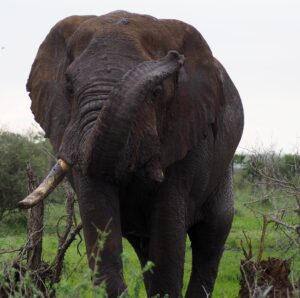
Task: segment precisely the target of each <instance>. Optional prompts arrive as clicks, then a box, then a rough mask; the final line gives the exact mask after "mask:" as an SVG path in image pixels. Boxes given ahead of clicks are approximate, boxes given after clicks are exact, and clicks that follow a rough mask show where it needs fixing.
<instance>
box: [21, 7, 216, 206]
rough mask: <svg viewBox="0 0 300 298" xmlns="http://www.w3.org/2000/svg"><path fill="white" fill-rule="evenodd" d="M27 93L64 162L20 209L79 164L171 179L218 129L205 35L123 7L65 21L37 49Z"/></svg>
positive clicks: (100, 171)
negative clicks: (171, 171)
mask: <svg viewBox="0 0 300 298" xmlns="http://www.w3.org/2000/svg"><path fill="white" fill-rule="evenodd" d="M140 24H143V26H141V25H140ZM27 90H28V91H29V92H30V97H31V100H32V105H31V109H32V111H33V114H34V116H35V119H36V121H37V122H38V123H39V124H40V125H41V127H42V128H43V129H44V131H45V133H46V137H48V138H49V139H50V141H51V143H52V145H53V147H54V150H55V152H56V153H57V157H58V158H59V161H58V162H57V164H56V165H55V166H54V168H53V169H52V172H51V173H50V174H49V176H48V177H47V178H46V179H45V181H44V183H43V184H42V185H41V186H40V187H39V188H38V189H37V190H36V191H35V192H34V193H33V194H31V195H30V196H29V197H28V198H26V199H25V200H23V201H22V202H21V203H20V206H21V207H31V206H33V205H34V204H36V203H37V202H38V201H39V200H40V199H42V198H44V197H45V196H46V195H47V194H48V193H49V192H50V191H51V190H52V189H53V188H54V187H55V186H56V185H57V184H58V183H59V182H60V181H61V179H62V178H63V176H64V175H65V174H66V172H67V171H68V170H69V169H70V168H71V167H77V168H78V169H79V170H80V171H82V172H83V173H85V175H93V176H97V175H102V176H103V175H104V176H106V177H107V178H108V179H114V180H117V181H120V180H122V179H124V177H128V175H130V174H134V173H137V172H139V173H142V174H143V175H145V177H146V178H147V179H150V180H154V181H157V182H161V181H163V179H164V171H165V169H166V168H167V167H168V166H169V165H171V164H172V163H174V162H175V161H177V160H180V159H182V158H184V157H185V155H186V154H187V152H188V151H189V150H191V148H192V147H193V146H196V145H197V143H198V142H199V139H201V138H203V135H205V131H206V129H207V127H208V126H210V125H213V127H217V125H216V123H217V121H218V111H219V107H220V106H221V105H222V102H220V98H222V97H221V96H219V92H220V82H219V79H218V73H217V68H216V67H215V63H214V58H213V56H212V54H211V51H210V49H209V47H208V45H207V44H206V42H205V40H204V39H203V38H202V36H201V35H200V34H199V33H198V31H196V30H195V29H194V28H193V27H191V26H189V25H187V24H184V23H182V22H180V21H175V20H157V19H155V18H153V17H150V16H141V15H135V14H128V13H125V12H120V11H118V12H114V13H110V14H107V15H105V16H100V17H97V16H73V17H69V18H67V19H64V20H63V21H61V22H59V23H58V24H57V25H56V26H55V27H54V28H53V29H52V30H51V31H50V33H49V34H48V36H47V37H46V39H45V40H44V42H43V43H42V45H41V46H40V48H39V51H38V53H37V56H36V59H35V61H34V63H33V66H32V69H31V73H30V76H29V79H28V83H27ZM214 133H217V129H214Z"/></svg>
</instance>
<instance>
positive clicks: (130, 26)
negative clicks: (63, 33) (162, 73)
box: [68, 11, 184, 60]
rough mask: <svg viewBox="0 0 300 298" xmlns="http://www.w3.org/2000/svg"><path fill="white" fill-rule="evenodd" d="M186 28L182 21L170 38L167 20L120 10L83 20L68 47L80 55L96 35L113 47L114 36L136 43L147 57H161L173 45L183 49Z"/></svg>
mask: <svg viewBox="0 0 300 298" xmlns="http://www.w3.org/2000/svg"><path fill="white" fill-rule="evenodd" d="M183 29H184V26H182V24H179V25H178V24H177V27H176V35H174V34H171V35H172V38H169V37H170V36H171V35H170V33H171V32H170V30H169V27H168V26H166V22H165V21H160V20H158V19H156V18H154V17H151V16H146V15H138V14H131V13H128V12H124V11H117V12H113V13H109V14H107V15H103V16H98V17H94V18H91V19H89V20H87V21H85V22H83V23H82V24H81V25H80V26H79V28H78V29H77V30H76V31H75V32H74V34H73V36H72V37H71V39H70V41H69V43H68V49H69V52H70V53H71V54H72V56H73V57H77V56H79V55H80V54H81V53H82V52H83V51H84V50H85V49H86V48H87V47H88V45H89V44H90V43H91V42H92V41H94V40H95V39H101V38H102V39H104V40H105V39H106V42H107V43H108V44H107V46H108V47H109V46H112V47H113V44H110V42H109V41H110V40H111V41H120V40H123V41H128V42H130V43H131V44H135V47H136V48H137V49H138V51H139V53H141V54H143V56H144V60H148V59H159V58H161V57H163V56H165V55H166V54H167V52H168V51H169V50H170V49H175V50H179V51H180V50H181V44H182V42H181V40H182V32H183V31H184V30H183ZM124 44H126V43H124ZM128 46H130V44H128ZM112 47H111V48H112Z"/></svg>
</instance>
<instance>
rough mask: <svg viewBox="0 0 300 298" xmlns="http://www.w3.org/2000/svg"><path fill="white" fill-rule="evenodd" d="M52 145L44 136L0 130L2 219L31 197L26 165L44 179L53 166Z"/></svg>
mask: <svg viewBox="0 0 300 298" xmlns="http://www.w3.org/2000/svg"><path fill="white" fill-rule="evenodd" d="M49 152H51V146H50V145H49V143H48V141H46V140H45V139H44V138H43V137H42V136H41V135H32V134H28V135H26V136H24V135H20V134H15V133H11V132H7V131H0V219H1V218H2V216H3V215H4V214H5V213H6V212H8V211H10V210H13V209H15V208H16V204H17V202H18V201H20V200H21V199H22V198H24V196H26V195H27V194H28V189H27V179H26V174H25V170H26V165H27V163H31V165H32V168H33V169H34V172H35V174H36V175H37V176H38V178H39V179H41V178H42V177H43V176H44V175H45V174H46V172H47V170H48V169H49V167H50V165H51V164H52V163H53V157H52V156H51V153H49Z"/></svg>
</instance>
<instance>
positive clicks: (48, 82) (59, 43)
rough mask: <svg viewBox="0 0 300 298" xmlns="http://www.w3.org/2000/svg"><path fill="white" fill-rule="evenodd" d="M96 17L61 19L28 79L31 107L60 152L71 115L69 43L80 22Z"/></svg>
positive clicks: (37, 57)
mask: <svg viewBox="0 0 300 298" xmlns="http://www.w3.org/2000/svg"><path fill="white" fill-rule="evenodd" d="M91 17H93V16H72V17H69V18H66V19H64V20H62V21H60V22H58V23H57V24H56V25H55V26H54V27H53V28H52V29H51V31H50V32H49V34H48V35H47V37H46V39H45V40H44V41H43V43H42V44H41V46H40V48H39V50H38V53H37V55H36V58H35V60H34V63H33V65H32V68H31V72H30V75H29V78H28V81H27V86H26V88H27V91H28V92H29V96H30V98H31V101H32V103H31V110H32V112H33V114H34V118H35V120H36V121H37V122H38V123H39V124H40V126H41V127H42V128H43V129H44V131H45V134H46V137H47V138H49V139H50V141H51V143H52V145H53V147H54V150H55V151H56V152H57V150H58V148H59V146H60V143H61V140H62V137H63V134H64V131H65V129H66V127H67V125H68V122H69V120H70V114H71V104H70V101H69V99H68V96H67V89H66V79H65V71H66V68H67V66H68V65H69V64H70V62H71V61H70V58H69V57H68V54H67V44H68V41H69V39H70V38H71V36H72V35H73V33H74V32H75V31H76V29H77V28H78V27H79V25H80V24H81V23H82V22H84V21H86V20H87V19H90V18H91Z"/></svg>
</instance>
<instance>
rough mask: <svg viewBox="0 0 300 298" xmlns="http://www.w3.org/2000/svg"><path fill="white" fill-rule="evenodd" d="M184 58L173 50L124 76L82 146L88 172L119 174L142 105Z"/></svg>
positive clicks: (142, 64)
mask: <svg viewBox="0 0 300 298" xmlns="http://www.w3.org/2000/svg"><path fill="white" fill-rule="evenodd" d="M183 62H184V57H183V56H182V55H179V53H178V52H176V51H170V52H169V53H168V54H167V55H166V56H165V57H164V58H162V59H160V60H156V61H145V62H142V63H140V64H139V65H137V66H136V67H134V68H133V69H131V70H129V71H128V72H127V73H126V74H125V75H124V76H123V78H122V79H121V81H120V83H119V84H118V85H117V86H116V87H115V88H114V90H113V91H112V93H111V95H110V98H109V100H108V101H107V104H106V105H105V106H104V107H103V109H102V110H101V112H100V114H99V116H98V118H97V120H96V122H95V125H94V127H93V129H92V131H91V133H90V136H89V139H88V140H87V141H86V142H85V144H84V145H83V148H81V152H83V154H82V159H81V160H80V163H81V166H82V168H83V170H84V171H85V172H89V173H92V174H95V175H96V174H109V175H112V176H114V177H115V174H116V173H115V170H116V166H117V163H118V161H119V158H120V155H121V152H122V149H123V148H124V146H125V145H126V143H127V141H128V137H129V134H130V131H131V126H132V123H133V121H134V119H135V117H136V114H137V111H138V109H139V107H140V106H141V104H142V103H143V102H144V101H145V99H146V98H147V95H148V94H149V91H150V90H153V88H154V87H155V86H156V85H158V84H159V83H160V82H161V81H162V80H164V79H165V78H167V77H168V76H170V75H172V74H173V73H174V72H176V71H177V70H178V69H179V67H180V66H181V65H182V64H183Z"/></svg>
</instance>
